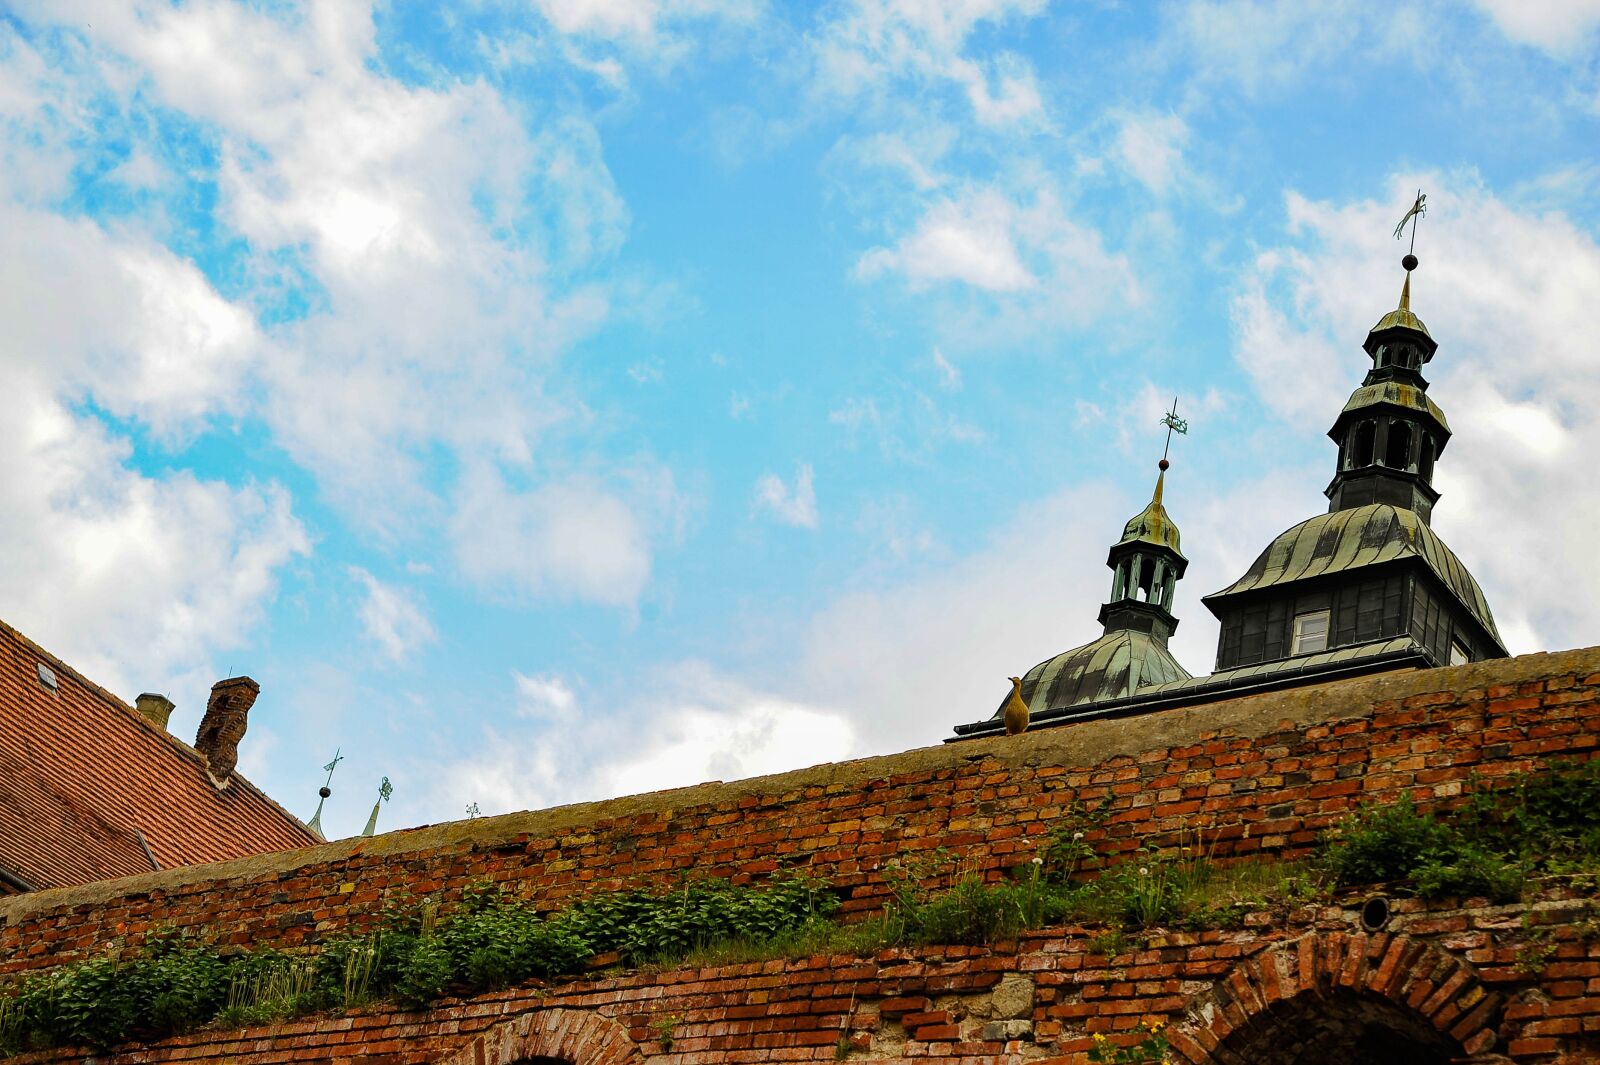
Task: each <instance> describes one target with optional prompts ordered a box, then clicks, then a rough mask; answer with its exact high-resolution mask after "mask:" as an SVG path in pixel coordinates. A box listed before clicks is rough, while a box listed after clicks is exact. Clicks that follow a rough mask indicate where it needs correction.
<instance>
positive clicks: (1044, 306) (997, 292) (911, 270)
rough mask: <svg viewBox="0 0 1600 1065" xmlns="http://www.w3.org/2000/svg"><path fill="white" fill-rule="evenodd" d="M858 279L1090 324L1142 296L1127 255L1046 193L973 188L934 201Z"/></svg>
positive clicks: (869, 256) (864, 262)
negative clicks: (971, 293)
mask: <svg viewBox="0 0 1600 1065" xmlns="http://www.w3.org/2000/svg"><path fill="white" fill-rule="evenodd" d="M855 275H856V277H857V278H858V279H859V280H873V279H876V278H879V277H883V276H885V275H893V276H899V277H901V278H904V280H905V282H906V285H907V286H908V287H909V288H910V289H911V290H912V291H924V290H926V289H929V288H931V287H933V286H935V285H945V284H955V285H962V286H968V287H970V288H972V289H975V290H978V291H979V292H982V293H987V294H989V295H991V296H993V297H996V298H997V299H1001V300H1007V299H1010V300H1021V301H1022V302H1021V303H1020V304H1018V305H1019V306H1021V307H1024V308H1026V310H1027V311H1028V312H1029V313H1030V314H1034V313H1036V314H1037V315H1039V316H1040V320H1042V321H1060V320H1062V319H1067V320H1073V321H1079V322H1081V321H1086V320H1089V319H1092V318H1095V317H1098V316H1099V315H1101V314H1103V313H1105V312H1106V311H1107V310H1109V309H1110V308H1112V307H1115V306H1118V305H1126V304H1128V303H1132V302H1137V301H1138V300H1139V299H1140V298H1141V296H1140V292H1139V287H1138V284H1137V282H1136V281H1135V279H1134V276H1133V272H1132V270H1131V269H1130V267H1129V265H1128V261H1127V259H1126V257H1124V256H1122V255H1120V254H1115V253H1112V252H1109V251H1107V250H1106V248H1105V246H1104V244H1103V243H1102V241H1101V238H1100V234H1099V233H1098V232H1097V231H1096V230H1095V229H1094V228H1092V227H1090V226H1086V225H1083V224H1082V223H1080V222H1078V221H1077V220H1075V219H1073V218H1072V217H1070V216H1069V215H1068V213H1067V211H1066V209H1065V207H1064V206H1063V205H1062V203H1061V201H1060V199H1059V198H1058V197H1057V195H1056V194H1055V193H1054V192H1053V191H1052V190H1051V189H1049V188H1038V189H1035V190H1033V191H1032V194H1031V195H1020V196H1019V195H1016V194H1013V193H1010V192H1007V191H1005V190H1002V189H1000V188H997V187H977V188H969V189H965V190H963V191H961V192H960V193H958V194H956V195H953V196H948V197H944V198H940V199H936V200H935V201H933V202H932V203H931V204H930V205H929V206H928V207H927V209H926V210H925V211H924V212H923V213H922V216H921V217H920V218H919V219H918V220H917V222H916V224H915V225H914V226H913V227H912V229H911V231H910V232H909V233H907V234H906V235H905V236H903V237H901V238H900V240H899V241H898V242H896V243H895V244H894V246H893V247H877V248H873V249H871V250H869V251H868V252H866V253H865V254H864V255H862V256H861V258H860V260H859V261H858V262H857V263H856V268H855Z"/></svg>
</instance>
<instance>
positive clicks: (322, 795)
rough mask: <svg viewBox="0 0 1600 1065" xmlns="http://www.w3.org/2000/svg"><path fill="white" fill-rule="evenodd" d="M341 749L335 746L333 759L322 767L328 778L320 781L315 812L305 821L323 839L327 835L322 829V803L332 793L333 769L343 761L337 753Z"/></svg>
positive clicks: (342, 757) (341, 756)
mask: <svg viewBox="0 0 1600 1065" xmlns="http://www.w3.org/2000/svg"><path fill="white" fill-rule="evenodd" d="M342 749H343V748H339V747H335V748H334V750H333V761H331V762H329V763H328V764H327V765H325V766H323V767H322V768H324V769H326V770H327V771H328V779H326V780H324V781H323V782H322V787H320V788H318V789H317V812H316V813H314V814H312V815H311V820H310V821H307V822H306V827H307V828H309V829H310V830H311V831H313V832H315V833H316V834H317V835H319V836H322V837H323V838H324V839H326V838H327V836H326V835H324V834H323V831H322V804H323V803H325V802H327V801H328V796H329V795H332V794H333V787H332V785H333V771H334V770H335V769H337V768H338V767H339V763H340V762H342V761H344V756H343V755H342V754H340V753H339V752H340V751H341V750H342Z"/></svg>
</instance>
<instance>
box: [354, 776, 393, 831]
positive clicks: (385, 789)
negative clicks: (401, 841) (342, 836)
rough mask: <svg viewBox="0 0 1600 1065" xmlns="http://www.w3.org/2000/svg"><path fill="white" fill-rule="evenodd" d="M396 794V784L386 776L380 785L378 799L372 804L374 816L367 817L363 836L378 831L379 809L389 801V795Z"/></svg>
mask: <svg viewBox="0 0 1600 1065" xmlns="http://www.w3.org/2000/svg"><path fill="white" fill-rule="evenodd" d="M393 794H394V785H393V784H391V783H389V778H388V777H384V778H383V783H382V784H379V785H378V801H377V802H375V803H373V804H372V816H371V817H368V818H367V827H366V828H364V829H362V831H361V834H362V835H363V836H370V835H372V834H373V833H374V832H376V831H378V811H379V810H380V809H382V808H383V804H384V803H386V802H388V801H389V796H391V795H393Z"/></svg>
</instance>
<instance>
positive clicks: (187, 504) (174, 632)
mask: <svg viewBox="0 0 1600 1065" xmlns="http://www.w3.org/2000/svg"><path fill="white" fill-rule="evenodd" d="M8 347H9V346H8V344H7V343H6V342H5V341H0V349H8ZM0 388H4V390H5V394H6V395H7V397H8V403H9V409H10V411H11V414H10V418H9V425H8V430H7V432H6V433H4V434H0V461H3V462H4V463H5V466H6V468H7V469H10V470H13V471H16V473H17V475H16V476H12V477H7V478H5V480H4V484H3V485H0V507H3V508H4V511H5V513H6V515H7V520H6V521H5V522H3V523H0V601H3V602H4V603H5V604H6V617H7V619H8V620H10V621H12V622H13V623H15V624H17V625H18V626H19V627H21V628H22V629H23V630H24V631H26V632H27V633H28V635H30V636H32V637H33V638H35V639H37V640H39V641H40V642H41V643H43V644H44V645H45V646H46V647H49V648H50V649H51V650H52V651H54V652H56V653H57V654H60V655H61V656H62V657H64V658H65V659H66V660H67V661H69V662H71V663H72V664H73V665H74V666H76V667H78V668H79V669H82V670H83V671H84V672H85V673H86V674H87V675H89V676H91V677H93V678H95V680H96V681H97V682H99V683H102V684H105V685H107V686H108V687H110V688H111V689H112V690H113V691H117V692H120V693H122V694H124V695H128V694H131V693H133V692H137V691H143V690H155V691H171V692H172V693H173V697H174V699H176V700H177V701H178V702H179V703H180V705H181V706H183V707H184V708H185V709H186V710H187V709H188V708H190V707H196V706H200V705H203V704H204V694H205V691H206V689H207V688H209V687H210V684H211V682H212V681H214V680H215V679H216V677H215V676H212V675H210V674H212V673H214V672H216V670H215V667H214V666H213V665H212V657H213V656H214V655H216V654H217V653H218V652H220V651H223V650H226V649H228V648H233V647H238V646H240V645H241V644H242V643H243V642H244V641H245V639H246V637H247V635H248V633H249V632H250V629H251V628H252V626H254V624H255V623H256V622H257V621H258V620H259V619H260V615H261V610H262V607H263V606H264V604H265V603H266V602H268V601H269V600H270V599H271V597H272V595H273V594H274V591H275V587H276V581H277V575H278V571H279V570H280V569H281V567H282V566H283V565H284V564H285V563H286V562H288V561H289V560H290V559H291V558H293V557H294V556H296V555H302V554H305V553H307V552H308V551H309V550H310V542H309V539H308V537H307V535H306V533H305V530H304V529H303V528H302V527H301V525H300V523H299V522H298V521H297V520H296V519H295V517H294V515H293V513H292V511H291V509H290V503H289V497H288V495H287V493H285V492H284V491H283V490H282V489H281V488H279V487H277V486H275V485H271V484H265V485H257V486H247V487H243V488H233V487H230V486H228V485H226V484H223V483H221V482H217V481H208V480H202V479H200V478H197V477H194V476H192V475H190V474H188V473H176V474H171V475H168V476H165V477H161V478H155V477H149V476H145V475H143V474H140V473H138V472H137V471H135V470H133V469H132V468H130V466H129V464H128V459H129V453H130V450H131V449H130V447H129V446H128V444H127V443H126V442H125V441H124V440H122V439H120V438H118V437H116V436H114V435H112V434H111V433H110V432H109V431H107V430H106V428H105V427H104V426H103V425H102V424H101V423H99V422H98V421H96V420H94V419H93V418H86V417H81V416H78V415H76V414H74V413H73V412H72V411H71V410H70V409H69V408H68V407H67V406H66V405H64V404H62V403H61V402H60V401H59V400H58V399H56V398H54V397H53V396H52V395H50V394H49V393H48V392H45V391H43V390H41V389H40V387H39V385H38V383H37V382H36V381H31V380H29V379H28V376H27V374H26V373H21V372H18V370H17V369H16V368H15V366H14V365H5V366H3V367H0Z"/></svg>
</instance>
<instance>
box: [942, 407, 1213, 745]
mask: <svg viewBox="0 0 1600 1065" xmlns="http://www.w3.org/2000/svg"><path fill="white" fill-rule="evenodd" d="M1161 424H1162V425H1164V426H1166V429H1167V448H1166V449H1163V452H1162V456H1161V461H1160V462H1159V463H1157V467H1158V470H1159V472H1158V473H1157V474H1156V488H1155V492H1154V493H1153V494H1152V496H1151V498H1150V503H1149V505H1147V506H1146V507H1145V508H1144V509H1143V510H1141V511H1140V512H1139V513H1138V514H1135V515H1134V516H1133V517H1132V518H1131V519H1129V520H1128V522H1127V524H1126V525H1124V526H1123V527H1122V537H1121V539H1119V540H1118V541H1117V542H1116V543H1115V544H1113V545H1112V546H1111V551H1110V553H1109V554H1108V555H1107V556H1106V565H1107V566H1108V567H1110V569H1111V573H1112V577H1111V596H1110V598H1109V599H1108V600H1107V601H1106V602H1105V604H1104V605H1102V606H1101V607H1100V624H1101V625H1102V626H1103V627H1104V631H1103V633H1102V635H1101V636H1100V638H1099V639H1097V640H1094V641H1093V642H1091V643H1086V644H1084V645H1083V646H1081V647H1074V648H1072V649H1071V650H1068V651H1063V652H1061V653H1060V654H1058V655H1056V656H1055V657H1054V658H1049V659H1046V660H1045V661H1043V662H1040V663H1039V664H1038V665H1036V666H1034V667H1033V668H1032V669H1030V670H1028V672H1027V674H1026V675H1024V676H1023V677H1022V679H1021V684H1020V686H1019V687H1018V688H1016V690H1015V693H1014V695H1013V693H1010V692H1008V693H1007V695H1006V698H1005V700H1003V701H1002V703H1001V707H1000V710H999V711H997V713H996V715H995V718H994V719H993V720H995V721H998V720H999V719H1000V716H1001V715H1002V714H1003V713H1004V711H1005V706H1006V704H1007V703H1009V702H1010V701H1011V699H1012V698H1013V697H1018V698H1020V699H1021V700H1022V702H1023V703H1024V704H1025V705H1026V706H1027V709H1028V713H1029V715H1030V720H1034V721H1038V720H1041V719H1043V720H1045V721H1048V720H1049V719H1050V718H1051V717H1052V716H1054V717H1061V716H1070V715H1071V714H1075V713H1079V712H1082V711H1083V710H1086V709H1088V708H1089V707H1090V706H1091V705H1098V704H1104V703H1114V702H1117V701H1120V700H1126V699H1129V698H1132V697H1133V696H1134V695H1135V694H1137V693H1138V692H1139V691H1140V690H1141V689H1145V688H1149V687H1150V686H1152V685H1157V684H1167V683H1170V682H1172V681H1178V680H1187V679H1189V677H1190V674H1189V671H1188V670H1186V669H1184V668H1183V667H1182V666H1181V665H1179V664H1178V662H1177V660H1176V659H1174V658H1173V657H1172V652H1170V651H1169V650H1167V640H1168V638H1169V637H1170V636H1171V635H1172V633H1173V632H1174V631H1175V630H1176V629H1177V627H1178V619H1177V618H1175V617H1173V615H1172V596H1173V591H1174V589H1175V586H1176V585H1177V582H1178V581H1179V580H1180V579H1181V578H1182V577H1183V571H1184V570H1185V569H1186V568H1187V567H1188V565H1189V560H1188V559H1186V558H1184V557H1183V552H1182V551H1181V550H1180V549H1179V539H1178V526H1177V524H1176V523H1175V522H1174V521H1173V520H1172V518H1171V517H1170V516H1169V515H1168V514H1167V509H1166V506H1165V504H1164V503H1163V502H1162V495H1163V494H1164V492H1165V489H1166V479H1167V470H1168V469H1170V468H1171V465H1172V464H1171V462H1169V461H1168V459H1167V452H1168V450H1169V449H1170V448H1171V445H1172V434H1173V433H1175V432H1176V433H1186V432H1188V428H1189V427H1188V424H1187V423H1186V422H1184V420H1183V419H1181V418H1179V417H1178V405H1177V401H1176V400H1174V401H1173V405H1172V410H1171V411H1170V412H1168V413H1167V414H1166V416H1164V417H1163V418H1162V419H1161ZM985 727H989V725H988V724H987V723H981V722H980V723H978V724H977V725H974V726H966V727H965V728H962V727H958V729H957V731H958V732H961V731H964V730H965V731H972V730H974V729H982V728H985Z"/></svg>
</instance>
